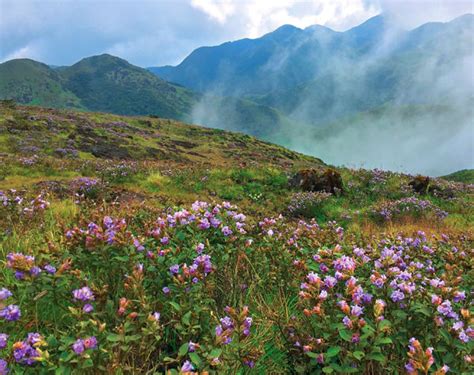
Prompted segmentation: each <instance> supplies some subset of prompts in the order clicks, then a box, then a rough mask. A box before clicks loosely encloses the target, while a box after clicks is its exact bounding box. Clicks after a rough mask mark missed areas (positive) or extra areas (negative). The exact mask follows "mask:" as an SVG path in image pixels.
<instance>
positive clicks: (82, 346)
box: [72, 336, 97, 355]
mask: <svg viewBox="0 0 474 375" xmlns="http://www.w3.org/2000/svg"><path fill="white" fill-rule="evenodd" d="M96 348H97V339H96V338H95V336H91V337H88V338H85V339H77V340H76V341H75V342H74V343H73V344H72V350H73V351H74V353H76V354H77V355H81V354H82V353H84V351H85V350H86V349H96Z"/></svg>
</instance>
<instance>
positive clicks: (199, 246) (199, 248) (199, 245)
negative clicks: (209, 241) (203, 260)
mask: <svg viewBox="0 0 474 375" xmlns="http://www.w3.org/2000/svg"><path fill="white" fill-rule="evenodd" d="M203 251H204V244H203V243H198V244H197V246H196V252H197V253H198V254H201V253H202V252H203Z"/></svg>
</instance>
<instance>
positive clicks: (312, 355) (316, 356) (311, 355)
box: [306, 352, 318, 359]
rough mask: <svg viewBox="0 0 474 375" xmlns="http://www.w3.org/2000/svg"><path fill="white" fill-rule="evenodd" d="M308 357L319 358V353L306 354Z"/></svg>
mask: <svg viewBox="0 0 474 375" xmlns="http://www.w3.org/2000/svg"><path fill="white" fill-rule="evenodd" d="M306 355H307V356H308V357H310V358H315V359H316V358H318V354H317V353H313V352H306Z"/></svg>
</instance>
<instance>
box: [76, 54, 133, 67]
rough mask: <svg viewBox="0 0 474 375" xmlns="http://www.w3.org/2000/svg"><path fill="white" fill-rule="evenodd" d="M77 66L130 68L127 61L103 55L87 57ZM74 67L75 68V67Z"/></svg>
mask: <svg viewBox="0 0 474 375" xmlns="http://www.w3.org/2000/svg"><path fill="white" fill-rule="evenodd" d="M74 65H76V66H105V65H106V66H111V65H118V66H129V65H130V63H129V62H128V61H127V60H124V59H121V58H120V57H117V56H113V55H110V54H108V53H103V54H101V55H95V56H89V57H85V58H83V59H82V60H80V61H79V62H77V63H76V64H74ZM74 65H73V66H74Z"/></svg>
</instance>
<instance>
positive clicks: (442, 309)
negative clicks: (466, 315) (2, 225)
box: [436, 300, 457, 318]
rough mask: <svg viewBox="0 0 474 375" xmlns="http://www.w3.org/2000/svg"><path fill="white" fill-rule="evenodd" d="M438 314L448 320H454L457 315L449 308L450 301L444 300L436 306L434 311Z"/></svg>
mask: <svg viewBox="0 0 474 375" xmlns="http://www.w3.org/2000/svg"><path fill="white" fill-rule="evenodd" d="M436 310H437V311H438V312H439V313H440V314H442V315H444V316H446V317H448V318H456V317H457V314H456V313H455V312H454V311H453V308H452V307H451V301H449V300H446V301H444V302H443V303H442V304H441V305H439V306H438V308H437V309H436Z"/></svg>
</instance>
